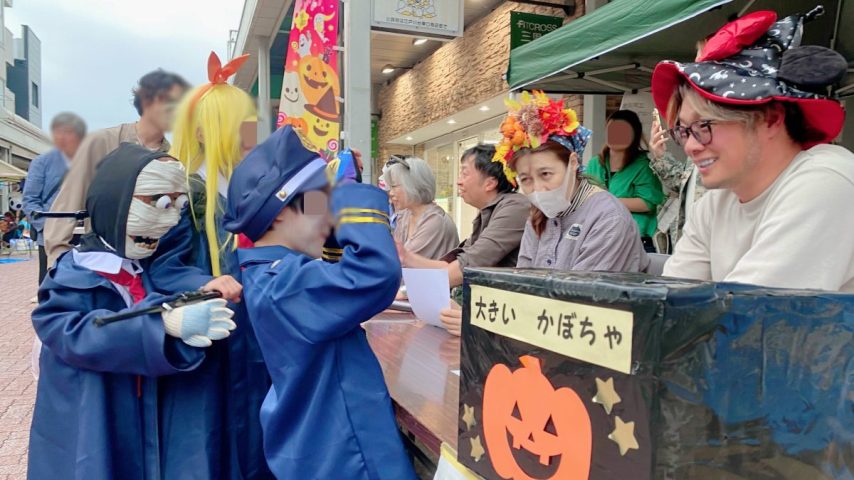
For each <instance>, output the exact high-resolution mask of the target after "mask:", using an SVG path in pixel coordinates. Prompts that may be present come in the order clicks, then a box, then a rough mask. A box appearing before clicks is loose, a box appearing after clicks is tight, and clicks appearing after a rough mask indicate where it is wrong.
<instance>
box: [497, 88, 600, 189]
mask: <svg viewBox="0 0 854 480" xmlns="http://www.w3.org/2000/svg"><path fill="white" fill-rule="evenodd" d="M504 103H505V105H507V108H508V109H509V111H508V113H507V118H506V119H505V120H504V122H503V123H502V124H501V134H502V136H503V138H502V139H501V141H500V142H499V143H498V147H496V150H495V157H493V159H492V161H493V162H500V163H501V164H503V165H504V175H505V176H506V177H507V180H509V181H510V183H512V184H513V185H516V172H515V171H513V169H512V168H511V167H510V160H511V159H512V158H513V154H515V153H516V152H518V151H519V150H521V149H523V148H530V149H535V148H539V147H540V145H542V144H543V143H545V142H547V141H549V140H551V141H553V142H557V143H559V144H561V145H563V146H564V147H565V148H566V149H568V150H570V151H573V152H575V153H576V154H578V156H581V155H582V154H583V153H584V147H586V146H587V142H588V141H589V140H590V135H591V134H592V132H591V131H590V130H588V129H587V128H584V127H582V126H581V124H580V123H579V122H578V114H577V113H575V110H573V109H571V108H565V107H564V105H563V100H553V99H551V98H549V97H548V96H547V95H546V94H545V93H543V92H542V91H538V90H534V91H533V92H522V94H521V95H520V98H519V100H511V99H507V100H505V101H504Z"/></svg>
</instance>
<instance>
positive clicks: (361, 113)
mask: <svg viewBox="0 0 854 480" xmlns="http://www.w3.org/2000/svg"><path fill="white" fill-rule="evenodd" d="M342 3H343V7H344V73H345V77H346V82H345V84H344V89H343V90H344V102H345V108H344V125H343V127H344V128H343V134H342V138H343V140H344V144H345V145H346V146H347V147H348V148H355V149H357V150H359V151H360V152H362V163H363V166H364V169H363V170H362V178H363V179H365V180H364V181H365V183H368V182H370V181H371V179H372V178H373V176H372V171H373V168H372V167H373V159H372V158H371V9H370V8H367V6H366V5H363V4H362V0H358V1H356V2H354V1H353V0H342ZM365 3H367V2H365Z"/></svg>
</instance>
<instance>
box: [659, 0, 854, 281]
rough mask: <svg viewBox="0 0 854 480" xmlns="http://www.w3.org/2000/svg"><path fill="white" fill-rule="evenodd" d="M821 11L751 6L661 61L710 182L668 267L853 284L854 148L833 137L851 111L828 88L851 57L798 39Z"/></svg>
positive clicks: (692, 152)
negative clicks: (676, 58) (689, 48)
mask: <svg viewBox="0 0 854 480" xmlns="http://www.w3.org/2000/svg"><path fill="white" fill-rule="evenodd" d="M820 12H821V9H816V10H814V11H813V12H810V13H809V14H806V15H793V16H790V17H786V18H783V19H780V20H778V19H777V15H776V14H775V13H774V12H770V11H759V12H754V13H751V14H749V15H746V16H744V17H742V18H740V19H738V20H736V21H734V22H732V23H730V24H728V25H726V26H724V27H723V28H722V29H721V30H720V31H718V32H717V33H716V34H715V35H714V36H712V37H711V38H710V39H709V40H708V42H707V43H706V45H705V47H704V48H703V51H702V52H701V54H700V56H699V57H698V59H697V62H695V63H687V64H680V63H676V62H671V61H665V62H661V63H660V64H659V65H658V66H657V67H656V69H655V71H654V73H653V77H652V93H653V98H654V100H655V104H656V106H657V107H658V109H659V110H660V111H662V112H666V113H667V115H666V117H667V121H668V123H669V126H670V127H672V128H671V130H670V133H671V136H672V137H673V140H674V141H675V142H676V143H677V144H678V145H680V146H681V147H682V148H683V149H684V150H685V153H686V154H687V155H688V156H689V157H690V158H691V160H692V161H693V162H694V164H695V165H696V166H697V167H698V169H699V172H700V175H701V176H702V181H703V184H704V186H705V187H706V188H708V189H711V191H710V192H709V193H707V194H706V195H705V196H703V197H702V199H700V201H699V202H698V203H697V204H695V206H694V213H693V215H692V216H691V217H690V219H689V221H688V223H687V225H686V227H685V233H684V235H683V237H682V239H681V240H680V241H679V243H678V244H677V246H676V251H675V253H674V255H673V257H672V258H671V259H670V260H669V261H668V262H667V264H666V266H665V268H664V275H666V276H673V277H683V278H694V279H700V280H713V281H726V282H739V283H750V284H756V285H763V286H770V287H785V288H814V289H823V290H830V291H841V292H854V210H852V208H851V201H852V199H854V154H852V153H851V152H850V151H848V150H846V149H845V148H842V147H840V146H834V145H831V144H830V142H832V141H833V139H834V138H836V137H837V135H839V132H840V131H841V129H842V125H843V122H844V120H845V113H844V111H843V109H842V106H841V105H840V103H839V102H838V101H836V100H834V99H832V98H829V97H828V96H826V94H827V91H828V87H830V86H832V85H834V84H836V83H838V82H839V81H841V80H842V78H843V77H844V76H845V73H846V70H847V63H846V61H845V59H844V58H843V57H842V56H841V55H839V54H838V53H836V52H834V51H832V50H829V49H827V48H824V47H819V46H800V42H801V36H802V32H803V26H804V23H805V22H806V21H809V20H811V19H812V18H813V17H814V16H815V15H816V14H820Z"/></svg>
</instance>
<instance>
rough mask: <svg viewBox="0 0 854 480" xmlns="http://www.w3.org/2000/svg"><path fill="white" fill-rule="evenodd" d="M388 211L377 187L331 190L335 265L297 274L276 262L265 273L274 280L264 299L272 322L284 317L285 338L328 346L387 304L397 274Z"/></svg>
mask: <svg viewBox="0 0 854 480" xmlns="http://www.w3.org/2000/svg"><path fill="white" fill-rule="evenodd" d="M387 205H388V197H387V196H386V194H385V193H384V192H383V191H382V190H379V189H378V188H376V187H373V186H370V185H359V184H351V185H344V186H341V187H338V188H336V189H335V190H333V192H332V213H333V215H335V221H336V225H337V227H336V232H335V238H336V241H337V243H338V245H339V246H340V247H341V250H342V254H341V259H340V261H339V262H338V263H328V262H318V261H309V262H307V263H305V264H303V265H302V266H300V268H298V269H296V270H293V269H292V268H289V264H288V262H281V263H280V264H279V265H277V266H274V267H272V268H271V269H270V274H272V275H273V278H272V281H270V282H268V283H267V284H266V288H265V290H266V291H265V292H264V295H263V298H267V299H269V300H270V301H269V305H270V308H271V309H273V310H274V312H275V314H276V315H275V316H276V317H277V318H279V319H284V318H285V317H287V321H285V322H284V325H285V328H287V329H293V331H292V332H289V333H291V334H292V335H295V336H297V337H299V338H302V339H304V340H305V341H307V342H309V343H319V342H325V341H329V340H333V339H335V338H338V337H341V336H343V335H345V334H347V333H348V332H350V331H351V330H352V329H354V328H359V325H360V324H361V323H362V322H364V321H366V320H369V319H370V318H371V317H373V316H374V315H376V314H377V313H379V312H381V311H383V310H384V309H386V308H387V307H388V306H389V305H390V304H391V302H392V301H393V300H394V297H395V295H396V294H397V289H398V286H399V285H400V271H401V270H400V261H399V259H398V256H397V250H396V248H395V246H394V240H393V239H392V236H391V231H390V230H389V224H388V213H387V210H388V207H387ZM278 273H286V274H282V275H278ZM287 313H290V314H287Z"/></svg>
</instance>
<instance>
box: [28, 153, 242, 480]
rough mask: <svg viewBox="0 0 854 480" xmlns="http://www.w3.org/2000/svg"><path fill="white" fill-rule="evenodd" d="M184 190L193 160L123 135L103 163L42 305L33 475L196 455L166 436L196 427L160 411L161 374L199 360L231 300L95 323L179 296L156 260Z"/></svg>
mask: <svg viewBox="0 0 854 480" xmlns="http://www.w3.org/2000/svg"><path fill="white" fill-rule="evenodd" d="M185 193H186V188H185V172H184V169H183V167H182V166H181V164H180V163H179V162H177V161H176V160H175V159H173V158H171V157H168V156H166V155H165V154H164V153H162V152H151V151H149V150H147V149H145V148H144V147H141V146H138V145H132V144H123V145H121V146H120V147H119V148H118V149H117V150H115V151H114V152H113V153H111V154H110V155H108V156H107V157H106V158H105V159H104V161H103V162H102V163H101V165H100V166H99V168H98V170H97V172H96V174H95V178H94V181H93V182H92V185H91V187H90V189H89V192H88V196H87V199H86V208H87V210H88V212H89V214H90V218H91V222H92V232H91V233H89V234H87V235H86V236H84V237H83V238H82V239H81V242H80V245H78V246H77V247H76V248H74V249H73V250H71V251H69V252H67V253H66V254H64V255H63V256H61V257H60V258H59V260H58V261H57V264H56V266H55V267H54V268H53V269H51V270H50V272H49V273H48V276H47V277H46V279H45V280H44V283H42V286H41V288H40V289H39V306H38V308H36V310H35V311H34V312H33V317H32V318H33V326H34V327H35V330H36V333H37V334H38V336H39V338H40V339H41V341H42V342H43V343H44V346H43V348H42V351H41V356H40V367H41V374H40V376H39V382H38V393H37V396H36V404H35V411H34V413H33V422H32V427H31V431H30V445H29V470H28V477H29V478H31V479H51V480H52V479H57V478H78V479H83V478H92V479H95V478H99V479H100V478H103V479H107V478H114V479H119V478H120V479H123V480H127V479H150V478H169V477H168V476H167V475H164V474H163V473H162V472H163V468H164V465H165V463H166V462H165V461H164V460H163V458H164V457H165V453H164V452H166V451H169V453H170V455H171V458H172V459H173V460H172V461H173V462H182V461H185V460H186V459H189V458H192V457H193V456H195V455H196V452H192V451H187V450H186V449H184V450H182V449H181V446H179V445H175V444H170V443H166V442H161V441H160V436H159V431H160V430H161V429H162V428H163V427H164V426H165V425H169V424H172V423H184V425H183V426H182V427H181V428H184V429H188V430H189V429H191V428H192V426H191V425H188V424H187V423H186V422H185V421H182V419H180V418H163V417H162V415H160V412H159V408H158V407H159V401H160V399H161V398H164V397H167V396H169V395H170V392H168V391H164V390H163V388H161V387H160V386H159V382H158V377H161V376H166V375H170V374H176V373H179V372H187V371H190V370H193V369H195V368H196V367H197V366H198V365H199V364H201V363H202V361H203V360H204V358H205V349H206V347H208V346H210V345H211V344H212V343H213V342H214V341H216V340H221V339H224V338H226V337H228V335H229V333H230V331H231V330H233V329H234V328H235V324H234V322H233V321H232V320H231V317H232V315H233V312H232V311H231V310H229V309H228V308H226V306H225V305H226V301H225V300H223V299H215V300H208V301H204V302H200V303H196V304H191V305H187V306H184V307H178V308H174V309H171V310H166V311H164V312H163V313H156V314H140V315H137V316H134V317H132V318H128V319H125V320H121V321H116V322H113V323H109V324H106V325H103V326H98V325H96V324H95V322H94V320H95V319H97V318H101V317H105V316H109V315H112V314H115V313H118V312H127V311H132V310H139V309H142V308H146V307H151V306H157V305H161V304H162V303H164V302H166V301H168V300H169V298H168V297H164V296H163V295H159V294H155V293H152V292H153V290H152V288H151V275H152V274H151V273H149V271H148V266H149V257H150V256H151V255H152V254H153V253H154V251H155V249H156V247H157V244H158V242H159V240H160V238H161V237H162V236H163V235H164V234H166V232H168V231H169V230H170V229H171V228H172V227H174V226H175V225H176V224H177V223H178V219H179V217H180V209H181V208H182V206H183V205H185V204H186V201H187V200H186V195H185ZM231 281H233V280H231ZM220 285H221V282H220V281H215V282H211V283H209V284H208V285H207V288H213V289H216V288H215V287H217V286H220ZM225 290H228V289H225ZM226 294H227V295H233V294H234V291H231V292H230V293H226ZM237 294H239V291H238V292H237ZM197 408H203V406H202V405H198V406H197ZM173 478H174V477H173Z"/></svg>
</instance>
